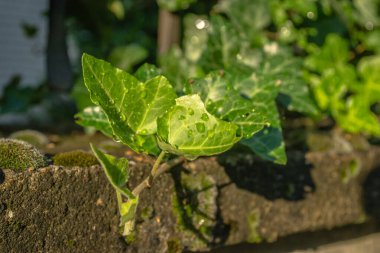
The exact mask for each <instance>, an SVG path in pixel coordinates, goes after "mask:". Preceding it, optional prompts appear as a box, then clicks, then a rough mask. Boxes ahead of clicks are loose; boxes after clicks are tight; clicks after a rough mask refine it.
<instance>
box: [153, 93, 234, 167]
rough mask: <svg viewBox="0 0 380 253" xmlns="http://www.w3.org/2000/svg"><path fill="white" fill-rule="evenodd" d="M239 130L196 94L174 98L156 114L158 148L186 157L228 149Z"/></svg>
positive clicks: (190, 157) (212, 153) (206, 154)
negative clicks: (168, 108)
mask: <svg viewBox="0 0 380 253" xmlns="http://www.w3.org/2000/svg"><path fill="white" fill-rule="evenodd" d="M239 132H240V131H239V128H238V126H236V125H235V124H233V123H229V122H226V121H222V120H220V119H218V118H216V117H215V116H213V115H212V114H210V113H208V112H207V111H206V108H205V106H204V104H203V102H202V100H201V98H200V97H199V95H187V96H182V97H180V98H177V99H176V105H175V106H173V107H172V108H171V109H170V110H169V111H168V112H167V113H165V114H164V115H163V116H162V117H160V118H158V131H157V133H158V136H159V140H160V141H159V145H160V147H161V149H162V150H166V151H168V152H171V153H174V154H177V155H184V156H186V157H187V158H189V159H195V158H196V157H198V156H210V155H215V154H219V153H222V152H224V151H226V150H228V149H230V148H231V147H232V146H233V145H234V144H235V143H236V142H238V141H239V140H240V139H241V137H237V136H236V135H239Z"/></svg>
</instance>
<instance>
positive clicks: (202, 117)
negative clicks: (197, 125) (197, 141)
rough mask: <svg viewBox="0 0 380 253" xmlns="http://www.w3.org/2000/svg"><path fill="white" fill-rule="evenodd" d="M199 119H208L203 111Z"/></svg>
mask: <svg viewBox="0 0 380 253" xmlns="http://www.w3.org/2000/svg"><path fill="white" fill-rule="evenodd" d="M201 119H202V120H204V121H207V120H208V115H207V113H203V114H202V116H201Z"/></svg>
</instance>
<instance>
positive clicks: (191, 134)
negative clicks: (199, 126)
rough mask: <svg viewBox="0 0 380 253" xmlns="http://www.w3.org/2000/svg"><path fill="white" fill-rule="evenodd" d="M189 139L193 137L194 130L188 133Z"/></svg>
mask: <svg viewBox="0 0 380 253" xmlns="http://www.w3.org/2000/svg"><path fill="white" fill-rule="evenodd" d="M187 137H189V138H191V137H193V130H188V131H187Z"/></svg>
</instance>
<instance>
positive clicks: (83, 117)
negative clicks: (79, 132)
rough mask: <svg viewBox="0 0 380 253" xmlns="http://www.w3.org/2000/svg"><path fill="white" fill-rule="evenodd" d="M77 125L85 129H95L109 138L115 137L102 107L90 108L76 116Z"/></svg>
mask: <svg viewBox="0 0 380 253" xmlns="http://www.w3.org/2000/svg"><path fill="white" fill-rule="evenodd" d="M75 118H77V121H76V123H77V124H79V125H81V126H84V127H94V128H95V129H96V130H98V131H100V132H102V133H103V134H104V135H106V136H108V137H111V138H112V137H113V132H112V127H111V125H110V123H109V121H108V118H107V115H106V114H105V113H104V112H103V111H102V109H101V108H100V106H90V107H87V108H85V109H84V110H83V111H82V112H79V113H77V114H76V115H75Z"/></svg>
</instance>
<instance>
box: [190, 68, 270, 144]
mask: <svg viewBox="0 0 380 253" xmlns="http://www.w3.org/2000/svg"><path fill="white" fill-rule="evenodd" d="M226 75H229V74H228V73H224V72H211V73H210V74H208V75H207V76H206V77H205V78H200V79H195V80H192V82H191V83H188V84H187V86H186V93H187V94H198V95H199V96H200V97H201V98H202V100H203V101H204V103H205V104H206V109H207V111H209V112H210V113H211V114H213V115H215V116H217V117H218V118H219V119H222V120H224V121H228V122H232V123H234V124H236V125H238V126H239V127H240V128H241V130H242V134H243V136H244V137H245V138H250V137H251V136H252V135H253V134H255V133H256V132H258V131H260V130H261V129H263V127H264V126H265V125H267V124H268V122H267V120H266V119H265V118H264V117H263V116H262V115H261V114H260V113H258V112H257V111H256V109H255V107H254V103H253V102H252V101H250V100H248V99H246V98H243V97H242V96H240V94H239V92H238V91H237V90H235V89H233V86H232V83H231V82H229V78H226Z"/></svg>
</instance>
